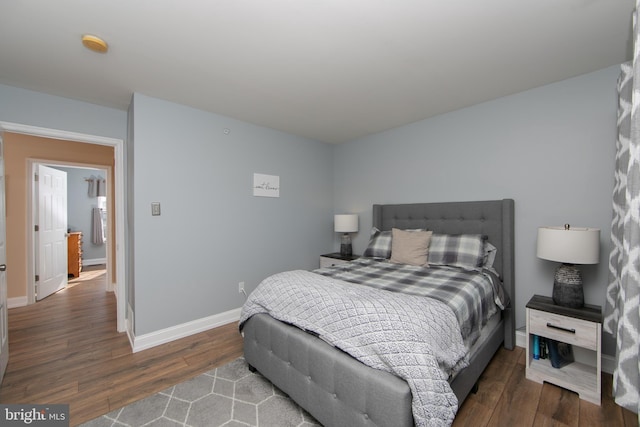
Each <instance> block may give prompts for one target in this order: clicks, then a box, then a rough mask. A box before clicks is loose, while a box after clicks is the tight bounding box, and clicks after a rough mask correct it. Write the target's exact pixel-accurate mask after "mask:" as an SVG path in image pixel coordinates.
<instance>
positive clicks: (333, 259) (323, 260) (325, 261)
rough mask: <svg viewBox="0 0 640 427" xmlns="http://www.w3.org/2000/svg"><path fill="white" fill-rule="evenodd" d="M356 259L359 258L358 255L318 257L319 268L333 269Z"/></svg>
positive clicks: (326, 255)
mask: <svg viewBox="0 0 640 427" xmlns="http://www.w3.org/2000/svg"><path fill="white" fill-rule="evenodd" d="M358 258H360V256H359V255H340V252H334V253H331V254H324V255H320V268H325V267H333V266H334V265H338V264H344V263H346V262H349V261H353V260H354V259H358Z"/></svg>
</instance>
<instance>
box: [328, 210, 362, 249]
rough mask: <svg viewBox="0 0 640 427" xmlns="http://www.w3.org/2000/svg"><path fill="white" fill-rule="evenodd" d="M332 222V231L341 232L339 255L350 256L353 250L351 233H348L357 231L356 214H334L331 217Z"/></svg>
mask: <svg viewBox="0 0 640 427" xmlns="http://www.w3.org/2000/svg"><path fill="white" fill-rule="evenodd" d="M333 224H334V231H335V232H336V233H343V234H342V238H341V240H340V255H347V256H351V254H353V251H352V249H351V235H350V234H349V233H355V232H356V231H358V215H356V214H342V215H335V216H334V218H333Z"/></svg>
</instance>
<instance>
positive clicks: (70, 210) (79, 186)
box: [54, 166, 107, 263]
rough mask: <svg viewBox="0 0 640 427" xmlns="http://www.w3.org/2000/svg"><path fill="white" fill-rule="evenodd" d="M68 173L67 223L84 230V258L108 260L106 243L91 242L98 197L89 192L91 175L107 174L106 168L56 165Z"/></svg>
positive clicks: (74, 229) (76, 228) (71, 227)
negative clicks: (95, 243)
mask: <svg viewBox="0 0 640 427" xmlns="http://www.w3.org/2000/svg"><path fill="white" fill-rule="evenodd" d="M54 167H55V168H56V169H59V170H61V171H64V172H66V173H67V224H68V227H69V228H70V229H71V231H82V259H83V260H84V262H85V263H86V262H87V261H89V262H90V261H91V260H103V262H104V260H106V256H107V254H106V244H102V245H94V244H93V243H92V242H91V236H92V229H93V227H92V223H91V218H92V216H91V210H92V209H93V208H94V207H98V199H97V198H95V197H89V196H88V194H87V190H88V182H87V181H85V178H89V177H90V176H92V175H93V176H101V177H103V178H104V177H105V176H106V171H105V170H99V169H88V168H75V167H62V166H54Z"/></svg>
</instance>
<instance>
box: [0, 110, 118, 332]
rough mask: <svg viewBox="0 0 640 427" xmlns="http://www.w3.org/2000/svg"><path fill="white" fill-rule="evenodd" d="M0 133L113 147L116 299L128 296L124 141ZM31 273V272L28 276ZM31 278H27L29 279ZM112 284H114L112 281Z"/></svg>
mask: <svg viewBox="0 0 640 427" xmlns="http://www.w3.org/2000/svg"><path fill="white" fill-rule="evenodd" d="M0 132H13V133H20V134H26V135H35V136H40V137H44V138H53V139H63V140H67V141H75V142H82V143H88V144H97V145H107V146H111V147H113V151H114V157H115V158H114V167H115V170H114V180H115V197H114V198H115V200H114V204H115V211H116V212H115V215H116V218H115V233H116V239H115V240H116V242H117V244H116V247H115V250H116V260H115V261H116V277H115V286H116V289H115V294H116V296H119V297H121V296H125V298H126V293H125V268H124V267H125V259H126V254H125V251H126V244H125V241H126V240H125V235H124V219H125V211H124V206H125V205H124V203H125V195H124V191H125V190H124V177H125V168H124V140H123V139H118V138H109V137H104V136H97V135H88V134H83V133H78V132H69V131H63V130H58V129H48V128H42V127H37V126H30V125H23V124H19V123H9V122H2V121H0ZM27 264H28V263H27ZM107 269H108V270H109V271H111V270H112V269H111V266H110V265H107ZM27 273H29V272H27ZM27 277H28V276H27ZM112 282H113V280H112ZM125 298H117V300H116V301H117V304H116V319H117V330H118V332H124V331H125V328H126V323H125V321H126V319H125V306H126V301H125Z"/></svg>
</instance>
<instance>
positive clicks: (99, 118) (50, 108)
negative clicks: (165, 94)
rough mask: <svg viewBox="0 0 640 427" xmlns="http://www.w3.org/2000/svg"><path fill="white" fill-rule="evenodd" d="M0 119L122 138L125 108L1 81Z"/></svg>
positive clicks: (124, 130) (125, 114)
mask: <svg viewBox="0 0 640 427" xmlns="http://www.w3.org/2000/svg"><path fill="white" fill-rule="evenodd" d="M0 121H3V122H10V123H20V124H23V125H30V126H38V127H42V128H47V129H56V130H64V131H69V132H79V133H85V134H88V135H97V136H104V137H109V138H119V139H125V137H126V135H127V133H126V129H127V112H126V111H122V110H117V109H115V108H108V107H102V106H100V105H95V104H89V103H86V102H81V101H75V100H72V99H67V98H62V97H59V96H53V95H47V94H44V93H40V92H34V91H30V90H26V89H20V88H15V87H12V86H7V85H2V84H0Z"/></svg>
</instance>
